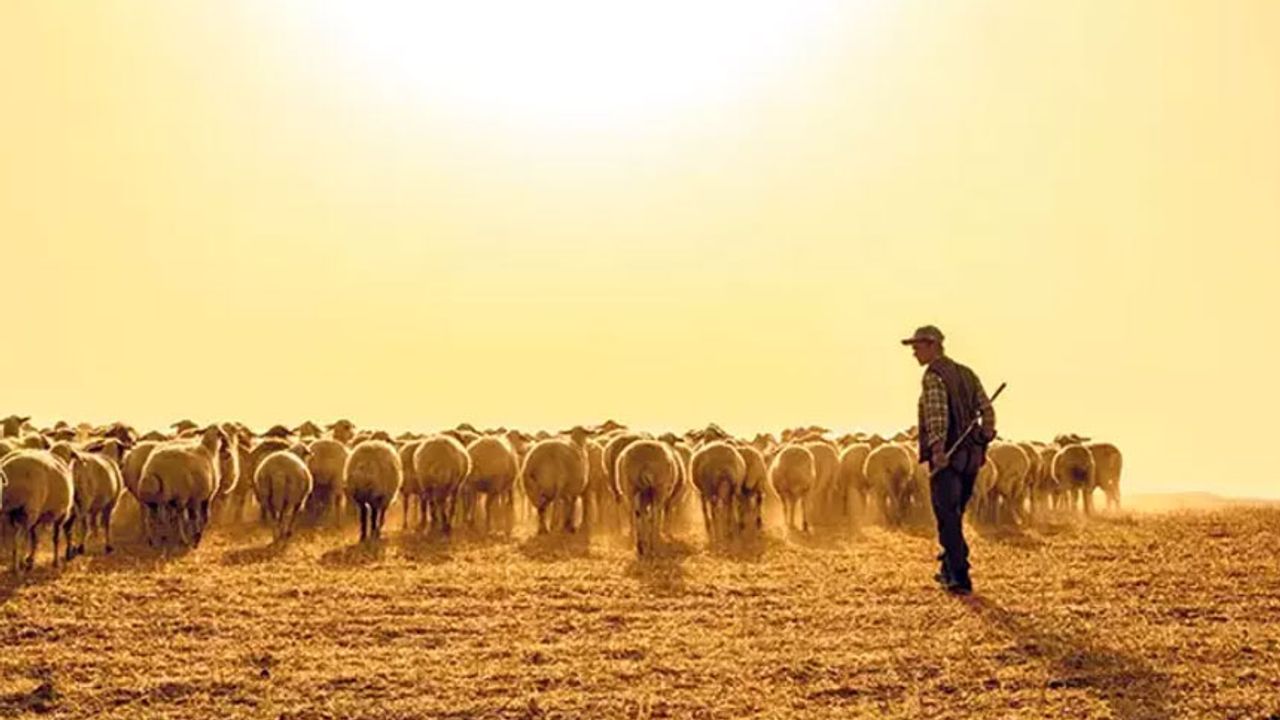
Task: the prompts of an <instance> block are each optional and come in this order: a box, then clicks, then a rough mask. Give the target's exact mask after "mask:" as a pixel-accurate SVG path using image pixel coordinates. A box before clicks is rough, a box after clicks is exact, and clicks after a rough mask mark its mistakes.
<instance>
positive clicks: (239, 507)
mask: <svg viewBox="0 0 1280 720" xmlns="http://www.w3.org/2000/svg"><path fill="white" fill-rule="evenodd" d="M291 447H293V443H291V442H289V441H288V440H283V439H281V438H261V439H260V440H258V441H257V442H252V441H248V442H240V443H238V446H237V450H236V455H237V458H238V459H237V462H238V464H239V469H240V470H239V471H240V473H241V474H242V475H244V477H245V478H246V479H248V482H244V483H239V484H237V486H236V488H235V491H234V492H233V493H232V498H231V506H232V508H234V509H233V510H232V514H233V516H234V519H235V520H237V521H239V520H242V519H244V510H245V507H246V506H247V505H248V504H249V499H250V498H252V497H254V496H255V494H256V491H255V487H256V486H255V485H254V483H253V478H255V477H257V475H258V466H259V465H261V464H262V461H263V460H266V459H267V457H268V456H270V455H272V454H273V453H278V452H283V451H285V450H288V449H289V448H291ZM258 511H259V520H260V521H262V522H264V523H265V522H266V520H267V511H266V508H264V507H262V506H261V505H259V506H258Z"/></svg>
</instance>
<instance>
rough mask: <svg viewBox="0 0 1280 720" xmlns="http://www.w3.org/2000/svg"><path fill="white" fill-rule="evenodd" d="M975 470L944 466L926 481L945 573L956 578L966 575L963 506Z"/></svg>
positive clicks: (971, 492)
mask: <svg viewBox="0 0 1280 720" xmlns="http://www.w3.org/2000/svg"><path fill="white" fill-rule="evenodd" d="M977 479H978V474H977V473H976V472H973V473H961V472H957V471H956V470H954V469H952V468H950V467H948V468H946V469H945V470H943V471H941V472H939V473H938V474H937V475H935V476H934V477H933V478H932V479H931V480H930V481H929V495H930V499H931V500H932V502H933V516H934V517H935V518H936V519H937V521H938V544H939V545H941V546H942V558H943V559H942V562H943V565H944V567H945V569H946V572H947V574H948V575H950V576H951V577H952V578H954V579H956V580H968V578H969V544H968V543H966V542H965V541H964V525H963V520H964V508H965V506H966V505H968V504H969V498H970V497H971V496H972V495H973V483H974V481H976V480H977Z"/></svg>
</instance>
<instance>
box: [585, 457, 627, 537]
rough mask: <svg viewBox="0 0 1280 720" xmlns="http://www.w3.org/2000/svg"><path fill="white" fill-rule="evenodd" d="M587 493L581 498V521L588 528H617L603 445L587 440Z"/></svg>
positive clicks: (614, 505)
mask: <svg viewBox="0 0 1280 720" xmlns="http://www.w3.org/2000/svg"><path fill="white" fill-rule="evenodd" d="M586 446H587V492H586V493H585V494H584V495H583V496H582V498H583V507H582V521H583V524H585V525H588V526H590V527H595V526H597V525H599V526H603V527H606V528H611V529H617V527H618V516H617V513H618V504H617V502H615V501H614V499H613V493H612V492H610V490H609V472H608V470H606V469H605V466H604V444H603V443H601V442H600V441H599V440H598V439H595V438H592V439H589V440H587V443H586Z"/></svg>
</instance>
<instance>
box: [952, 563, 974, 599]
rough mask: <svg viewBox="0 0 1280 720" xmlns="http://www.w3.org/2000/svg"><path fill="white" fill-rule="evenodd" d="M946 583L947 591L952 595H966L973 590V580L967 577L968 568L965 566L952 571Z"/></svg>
mask: <svg viewBox="0 0 1280 720" xmlns="http://www.w3.org/2000/svg"><path fill="white" fill-rule="evenodd" d="M949 580H950V582H948V583H947V584H946V588H947V592H949V593H951V594H952V595H968V594H969V593H971V592H973V581H972V580H970V579H969V569H968V568H965V569H963V570H961V571H959V572H956V573H953V574H952V575H951V577H950V578H949Z"/></svg>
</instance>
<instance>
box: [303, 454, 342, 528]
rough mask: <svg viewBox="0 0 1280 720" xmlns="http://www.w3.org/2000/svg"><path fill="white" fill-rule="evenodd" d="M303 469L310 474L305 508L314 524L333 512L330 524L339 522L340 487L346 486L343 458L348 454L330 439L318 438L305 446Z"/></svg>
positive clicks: (340, 505) (340, 509) (340, 508)
mask: <svg viewBox="0 0 1280 720" xmlns="http://www.w3.org/2000/svg"><path fill="white" fill-rule="evenodd" d="M308 450H309V451H310V452H309V453H308V454H307V470H310V471H311V495H310V496H309V497H308V498H307V509H308V511H309V512H310V514H311V517H312V519H313V520H315V521H319V520H320V518H322V517H324V515H325V514H326V513H328V512H329V510H330V509H332V510H333V522H334V525H337V524H338V523H339V522H341V520H342V500H343V497H344V493H343V487H344V486H345V485H346V476H345V475H344V474H343V473H345V472H346V466H347V456H349V455H350V454H351V451H350V450H348V449H347V446H346V445H343V444H342V443H340V442H338V441H337V440H335V439H333V438H320V439H318V440H315V441H314V442H312V443H311V445H310V446H309V447H308Z"/></svg>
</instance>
